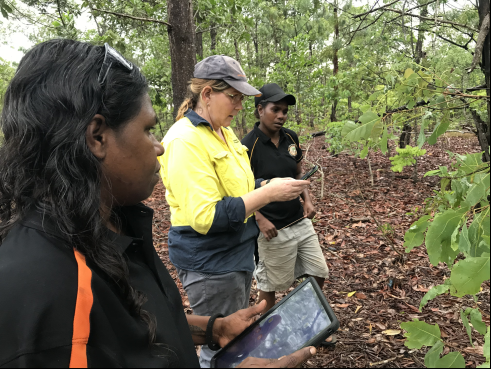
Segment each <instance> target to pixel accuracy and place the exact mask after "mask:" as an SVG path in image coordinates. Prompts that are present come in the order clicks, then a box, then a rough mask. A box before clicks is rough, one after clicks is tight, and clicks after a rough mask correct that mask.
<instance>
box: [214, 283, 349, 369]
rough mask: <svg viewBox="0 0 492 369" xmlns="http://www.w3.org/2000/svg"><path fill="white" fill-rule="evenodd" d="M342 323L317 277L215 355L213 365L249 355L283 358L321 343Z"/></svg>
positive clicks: (225, 365)
mask: <svg viewBox="0 0 492 369" xmlns="http://www.w3.org/2000/svg"><path fill="white" fill-rule="evenodd" d="M339 326H340V323H339V322H338V319H337V317H336V316H335V314H334V313H333V310H332V309H331V307H330V305H328V302H327V301H326V298H325V296H324V295H323V292H322V291H321V289H320V288H319V286H318V283H316V280H315V279H314V278H313V277H309V278H308V279H306V280H305V281H304V282H302V283H301V284H300V285H299V286H297V287H296V288H295V289H294V290H293V291H292V292H291V293H289V294H288V295H287V296H286V297H285V298H284V299H283V300H282V301H280V302H279V303H278V304H277V305H275V306H274V307H272V308H271V309H270V310H268V312H267V313H266V314H264V315H263V316H262V317H261V318H259V319H258V320H257V321H256V322H254V323H253V324H252V325H250V326H249V327H248V328H246V329H245V330H244V332H242V333H241V334H240V335H239V336H237V337H236V338H235V339H234V340H232V341H231V342H230V343H229V344H228V345H227V346H225V347H223V348H222V349H220V350H219V351H217V353H216V354H215V355H214V357H213V358H212V360H211V367H212V368H234V367H236V366H237V365H239V364H240V363H241V362H242V361H243V360H245V359H246V358H247V357H250V356H251V357H257V358H264V359H273V358H280V357H282V356H285V355H289V354H292V353H293V352H295V351H297V350H299V349H301V348H303V347H307V346H317V345H319V344H320V343H321V342H322V341H324V340H325V339H326V338H328V337H329V336H331V335H332V334H333V333H334V332H335V331H336V330H337V329H338V327H339Z"/></svg>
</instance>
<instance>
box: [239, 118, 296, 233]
mask: <svg viewBox="0 0 492 369" xmlns="http://www.w3.org/2000/svg"><path fill="white" fill-rule="evenodd" d="M259 125H260V123H256V124H255V126H254V128H253V130H252V131H251V132H249V133H248V134H247V135H246V136H245V137H244V138H243V139H242V141H241V142H242V144H243V145H245V146H246V147H247V148H248V149H249V152H248V156H249V160H250V162H251V169H252V170H253V173H254V175H255V178H263V179H272V178H276V177H292V178H295V177H296V174H297V163H299V162H300V161H301V160H302V151H301V147H300V146H299V138H298V137H297V134H296V133H295V132H294V131H291V130H290V129H287V128H281V129H280V140H279V144H278V148H277V147H276V146H275V144H274V143H273V142H272V141H271V140H270V137H268V136H267V135H266V134H264V133H263V132H262V131H261V130H260V128H259ZM260 212H261V214H263V215H264V216H265V217H266V218H267V219H268V220H269V221H270V222H272V223H273V224H274V225H275V227H276V228H277V229H281V228H283V227H285V226H286V225H288V224H290V223H292V222H295V221H296V220H299V219H301V218H302V217H303V214H304V210H303V208H302V205H301V202H300V200H299V198H297V199H295V200H292V201H285V202H272V203H270V204H268V205H267V206H265V207H263V208H261V209H260Z"/></svg>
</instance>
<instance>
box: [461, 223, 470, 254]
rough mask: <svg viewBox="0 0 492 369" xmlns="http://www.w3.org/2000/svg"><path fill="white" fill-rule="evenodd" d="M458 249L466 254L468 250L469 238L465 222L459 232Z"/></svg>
mask: <svg viewBox="0 0 492 369" xmlns="http://www.w3.org/2000/svg"><path fill="white" fill-rule="evenodd" d="M458 245H459V250H460V251H461V252H463V253H464V254H468V253H469V252H470V248H471V244H470V239H469V238H468V228H466V223H465V224H463V228H462V229H461V233H460V241H459V244H458Z"/></svg>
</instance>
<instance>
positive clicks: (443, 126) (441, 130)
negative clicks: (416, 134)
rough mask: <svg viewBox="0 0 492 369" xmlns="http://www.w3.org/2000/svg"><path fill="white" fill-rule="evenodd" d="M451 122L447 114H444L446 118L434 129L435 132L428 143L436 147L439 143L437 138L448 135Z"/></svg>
mask: <svg viewBox="0 0 492 369" xmlns="http://www.w3.org/2000/svg"><path fill="white" fill-rule="evenodd" d="M449 123H451V122H450V120H449V119H448V117H447V114H444V116H443V117H442V119H441V122H440V123H439V124H438V125H437V126H436V127H435V128H434V131H433V132H432V134H431V136H430V137H429V138H428V140H427V142H428V143H429V144H430V145H434V144H435V143H436V142H437V138H438V137H439V136H440V135H442V134H444V133H446V131H447V130H448V127H449Z"/></svg>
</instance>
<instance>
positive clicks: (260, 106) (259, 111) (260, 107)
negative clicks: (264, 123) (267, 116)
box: [257, 104, 265, 116]
mask: <svg viewBox="0 0 492 369" xmlns="http://www.w3.org/2000/svg"><path fill="white" fill-rule="evenodd" d="M257 109H258V114H259V115H260V116H261V115H262V114H263V112H264V111H265V109H264V108H263V105H261V104H259V105H258V107H257Z"/></svg>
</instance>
